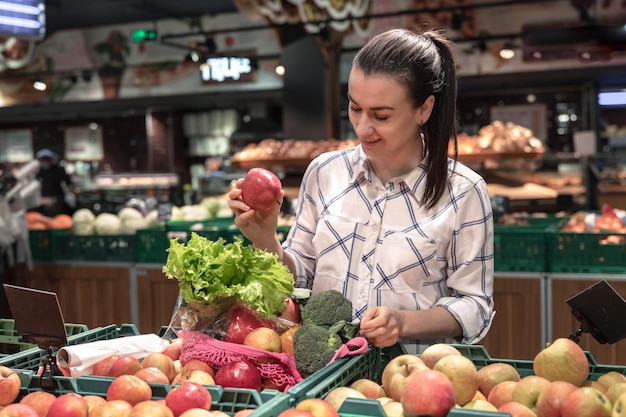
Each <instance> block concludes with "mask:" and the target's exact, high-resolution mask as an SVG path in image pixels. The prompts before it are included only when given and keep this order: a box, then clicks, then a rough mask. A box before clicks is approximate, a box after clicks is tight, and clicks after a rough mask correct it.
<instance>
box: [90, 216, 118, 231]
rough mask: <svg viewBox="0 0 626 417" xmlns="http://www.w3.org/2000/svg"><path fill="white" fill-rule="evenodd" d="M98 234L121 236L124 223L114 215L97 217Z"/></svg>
mask: <svg viewBox="0 0 626 417" xmlns="http://www.w3.org/2000/svg"><path fill="white" fill-rule="evenodd" d="M95 226H96V234H99V235H119V234H121V233H122V221H121V220H120V218H119V217H117V216H116V215H115V214H112V213H100V214H98V215H97V216H96V222H95Z"/></svg>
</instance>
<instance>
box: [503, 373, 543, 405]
mask: <svg viewBox="0 0 626 417" xmlns="http://www.w3.org/2000/svg"><path fill="white" fill-rule="evenodd" d="M549 386H550V381H548V380H547V379H545V378H542V377H540V376H537V375H527V376H525V377H524V378H522V379H520V380H519V381H518V382H517V384H516V385H515V388H513V393H512V400H513V401H515V402H518V403H521V404H524V405H525V406H526V407H528V408H530V409H531V410H532V411H533V412H534V411H535V407H536V404H537V399H539V395H541V393H542V392H543V391H545V390H546V389H547V388H548V387H549Z"/></svg>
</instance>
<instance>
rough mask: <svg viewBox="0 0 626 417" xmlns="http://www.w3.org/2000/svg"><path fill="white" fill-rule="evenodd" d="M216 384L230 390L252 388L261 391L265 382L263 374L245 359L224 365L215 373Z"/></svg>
mask: <svg viewBox="0 0 626 417" xmlns="http://www.w3.org/2000/svg"><path fill="white" fill-rule="evenodd" d="M215 383H216V384H217V385H221V386H222V387H228V388H251V389H255V390H257V391H261V389H262V387H263V380H262V378H261V372H260V371H259V369H258V368H257V367H256V366H254V364H252V363H250V362H248V361H247V360H245V359H242V360H236V361H233V362H229V363H227V364H226V365H222V366H221V367H220V368H219V369H218V370H217V372H215Z"/></svg>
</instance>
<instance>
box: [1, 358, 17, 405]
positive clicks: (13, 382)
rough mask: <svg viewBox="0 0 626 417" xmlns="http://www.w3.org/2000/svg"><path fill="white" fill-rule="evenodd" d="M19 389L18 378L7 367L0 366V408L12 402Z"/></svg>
mask: <svg viewBox="0 0 626 417" xmlns="http://www.w3.org/2000/svg"><path fill="white" fill-rule="evenodd" d="M21 387H22V382H21V381H20V376H19V375H18V374H17V373H16V372H15V371H14V370H13V369H11V368H9V367H8V366H0V406H2V405H9V404H11V403H12V402H14V401H15V399H16V398H17V396H18V395H19V393H20V388H21Z"/></svg>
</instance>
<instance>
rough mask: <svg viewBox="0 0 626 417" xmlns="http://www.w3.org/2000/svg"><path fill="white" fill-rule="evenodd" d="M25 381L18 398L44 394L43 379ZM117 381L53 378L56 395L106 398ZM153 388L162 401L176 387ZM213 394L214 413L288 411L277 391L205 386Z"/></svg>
mask: <svg viewBox="0 0 626 417" xmlns="http://www.w3.org/2000/svg"><path fill="white" fill-rule="evenodd" d="M20 379H21V381H22V385H21V390H20V394H19V396H18V399H20V398H22V397H24V396H25V395H27V394H29V393H31V392H35V391H41V390H42V387H41V383H42V380H41V377H40V376H39V375H36V374H34V373H32V372H30V373H28V372H24V373H22V374H21V375H20ZM114 379H115V378H112V377H102V376H91V375H86V376H81V377H77V378H73V377H64V376H55V377H53V378H52V384H53V388H52V389H51V390H50V391H51V392H53V393H54V394H55V395H62V394H67V393H76V394H79V395H97V396H99V397H103V398H106V393H107V390H108V389H109V386H110V385H111V382H113V380H114ZM149 385H150V388H152V400H162V399H164V398H165V397H166V396H167V393H168V392H170V391H171V390H172V389H173V388H175V387H176V386H177V385H174V386H171V385H170V384H157V383H149ZM205 387H206V388H207V389H208V390H209V392H210V393H211V403H212V404H211V410H220V411H224V412H225V413H228V414H231V415H232V414H235V413H236V412H237V411H240V410H243V409H248V408H252V409H258V412H257V411H255V414H254V416H255V417H276V416H277V415H278V414H279V413H280V412H281V411H283V410H286V409H287V408H289V398H288V397H287V395H285V394H283V393H281V392H280V391H276V390H262V391H261V392H259V391H256V390H254V389H247V388H223V387H221V386H219V385H205Z"/></svg>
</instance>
